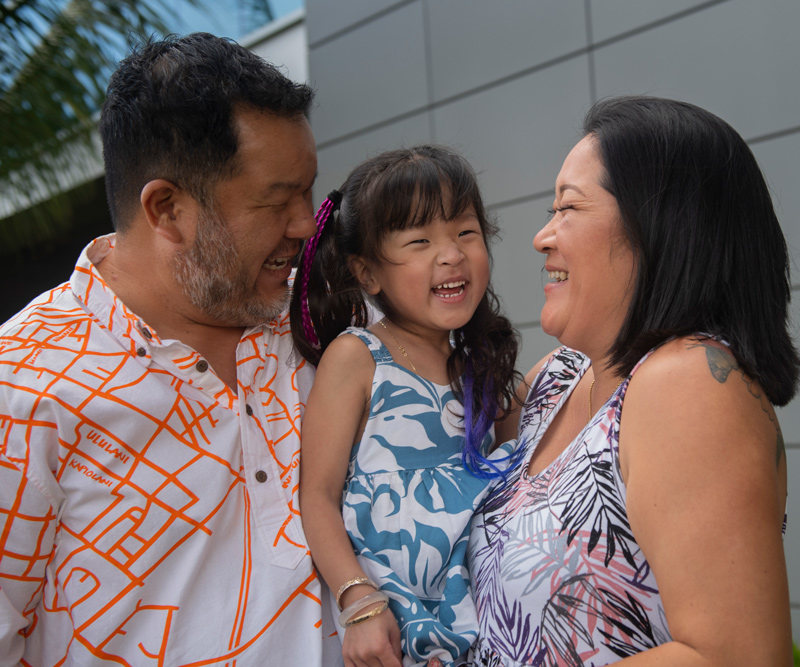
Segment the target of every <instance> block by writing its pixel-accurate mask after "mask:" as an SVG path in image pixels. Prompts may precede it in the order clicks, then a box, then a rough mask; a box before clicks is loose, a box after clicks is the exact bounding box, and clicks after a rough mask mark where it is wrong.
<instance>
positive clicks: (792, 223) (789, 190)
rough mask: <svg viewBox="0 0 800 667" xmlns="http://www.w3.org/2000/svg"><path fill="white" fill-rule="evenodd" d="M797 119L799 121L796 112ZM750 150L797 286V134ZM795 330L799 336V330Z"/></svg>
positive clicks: (799, 243)
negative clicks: (769, 195)
mask: <svg viewBox="0 0 800 667" xmlns="http://www.w3.org/2000/svg"><path fill="white" fill-rule="evenodd" d="M797 120H798V122H800V113H798V118H797ZM752 149H753V154H754V155H755V156H756V159H757V160H758V163H759V164H760V165H761V170H762V171H763V172H764V176H765V178H766V179H767V184H768V185H769V186H770V189H771V190H772V199H773V201H774V202H775V212H776V213H777V214H778V220H780V221H781V227H782V228H783V233H784V235H785V236H786V243H787V245H788V246H789V253H790V254H791V256H792V262H793V264H792V284H794V285H800V132H797V133H795V134H791V135H789V136H786V137H780V138H777V139H773V140H771V141H764V142H759V143H757V144H755V145H754V146H752ZM799 298H800V295H799ZM796 331H797V332H798V334H800V328H798V329H796Z"/></svg>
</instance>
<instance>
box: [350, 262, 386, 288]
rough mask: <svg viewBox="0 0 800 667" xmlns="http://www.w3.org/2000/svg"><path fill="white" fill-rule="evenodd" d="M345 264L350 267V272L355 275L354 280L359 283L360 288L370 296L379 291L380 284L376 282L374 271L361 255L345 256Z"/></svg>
mask: <svg viewBox="0 0 800 667" xmlns="http://www.w3.org/2000/svg"><path fill="white" fill-rule="evenodd" d="M347 266H348V267H350V271H351V273H352V274H353V275H354V276H355V277H356V280H357V281H358V282H359V284H360V285H361V287H362V289H363V290H364V291H365V292H366V293H367V294H369V295H370V296H375V295H376V294H379V293H380V291H381V286H380V285H379V284H378V279H377V278H376V277H375V273H374V272H373V271H372V269H371V268H370V266H369V264H367V263H366V262H365V261H364V260H363V259H362V258H361V257H358V256H357V255H350V257H348V258H347Z"/></svg>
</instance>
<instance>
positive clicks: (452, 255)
mask: <svg viewBox="0 0 800 667" xmlns="http://www.w3.org/2000/svg"><path fill="white" fill-rule="evenodd" d="M463 259H464V253H463V252H462V251H461V248H460V247H459V245H458V243H455V242H448V243H444V244H443V245H442V247H441V248H440V250H439V257H438V260H439V263H440V264H458V263H460V262H461V260H463Z"/></svg>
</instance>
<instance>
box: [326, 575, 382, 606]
mask: <svg viewBox="0 0 800 667" xmlns="http://www.w3.org/2000/svg"><path fill="white" fill-rule="evenodd" d="M358 584H367V585H368V586H372V587H373V588H374V589H375V590H376V591H377V590H378V584H376V583H375V582H374V581H372V579H368V578H367V577H353V578H352V579H348V580H347V581H345V582H344V583H343V584H342V585H341V586H339V592H338V593H336V608H337V609H338V610H339V611H342V605H341V602H340V600H341V599H342V594H343V593H344V592H345V591H346V590H347V589H348V588H350V587H352V586H358Z"/></svg>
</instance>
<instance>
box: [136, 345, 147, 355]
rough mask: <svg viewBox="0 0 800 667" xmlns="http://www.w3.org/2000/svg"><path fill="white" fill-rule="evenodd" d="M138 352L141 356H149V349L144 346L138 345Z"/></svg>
mask: <svg viewBox="0 0 800 667" xmlns="http://www.w3.org/2000/svg"><path fill="white" fill-rule="evenodd" d="M136 354H138V355H139V356H140V357H144V356H147V350H145V349H144V348H143V347H137V348H136Z"/></svg>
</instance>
